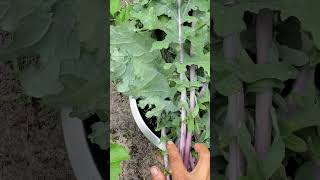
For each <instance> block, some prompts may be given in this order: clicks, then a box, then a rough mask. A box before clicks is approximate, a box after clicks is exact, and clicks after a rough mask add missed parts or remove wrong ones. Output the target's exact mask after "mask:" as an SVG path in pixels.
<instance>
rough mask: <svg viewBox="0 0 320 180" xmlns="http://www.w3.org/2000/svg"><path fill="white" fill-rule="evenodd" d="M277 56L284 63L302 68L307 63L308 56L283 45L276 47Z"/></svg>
mask: <svg viewBox="0 0 320 180" xmlns="http://www.w3.org/2000/svg"><path fill="white" fill-rule="evenodd" d="M278 48H279V56H280V58H281V59H283V60H284V61H287V62H290V64H292V65H294V66H303V65H305V64H307V63H308V62H309V58H308V56H307V55H306V54H305V53H304V52H303V51H299V50H296V49H292V48H289V47H287V46H284V45H278Z"/></svg>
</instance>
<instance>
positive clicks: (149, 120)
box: [137, 99, 161, 137]
mask: <svg viewBox="0 0 320 180" xmlns="http://www.w3.org/2000/svg"><path fill="white" fill-rule="evenodd" d="M138 102H139V99H138V100H137V104H139V103H138ZM138 110H139V112H140V115H141V117H142V119H143V120H144V122H145V123H146V125H147V126H148V128H149V129H150V130H151V131H152V132H153V133H154V134H155V135H157V136H158V137H161V132H160V131H156V128H157V119H156V118H147V117H146V116H145V114H146V113H147V112H148V107H146V108H145V109H141V108H140V107H138Z"/></svg>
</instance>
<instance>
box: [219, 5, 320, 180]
mask: <svg viewBox="0 0 320 180" xmlns="http://www.w3.org/2000/svg"><path fill="white" fill-rule="evenodd" d="M319 5H320V4H319V2H318V1H316V0H310V1H304V2H303V1H299V0H277V1H275V0H272V1H267V0H252V1H246V0H240V1H236V0H231V1H224V0H219V1H216V2H215V3H214V15H213V16H214V19H213V21H214V28H213V29H214V32H213V34H214V38H215V40H214V41H215V43H214V45H213V56H214V62H213V67H214V68H213V74H214V76H213V86H214V91H215V94H214V97H213V98H214V102H213V103H214V104H213V106H214V112H213V114H214V115H215V116H214V117H213V118H214V119H213V121H214V122H213V123H214V129H213V133H214V139H215V141H214V147H216V149H215V154H214V155H213V156H214V160H213V161H214V164H215V165H214V174H215V176H216V177H217V179H224V178H225V179H229V180H239V179H246V180H258V179H259V180H260V179H261V180H267V179H271V180H286V179H295V180H301V179H310V180H316V179H319V177H320V174H319V169H320V164H319V162H320V161H319V160H320V159H319V157H320V156H319V155H320V148H319V139H320V138H319V136H320V133H319V132H320V131H319V126H320V120H319V119H318V118H319V115H320V105H319V101H318V99H319V83H318V80H317V79H318V78H319V75H320V74H319V73H320V72H319V68H317V67H319V65H318V64H319V62H320V54H319V52H320V51H319V48H320V36H319V35H320V34H319V33H320V26H319V24H318V23H316V22H315V20H314V17H316V15H318V14H319V13H318V8H317V7H318V6H319Z"/></svg>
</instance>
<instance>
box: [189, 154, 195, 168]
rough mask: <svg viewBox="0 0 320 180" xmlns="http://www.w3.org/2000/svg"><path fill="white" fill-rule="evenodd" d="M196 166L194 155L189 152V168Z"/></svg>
mask: <svg viewBox="0 0 320 180" xmlns="http://www.w3.org/2000/svg"><path fill="white" fill-rule="evenodd" d="M195 166H196V160H195V159H194V157H193V156H192V154H191V153H190V168H191V169H194V168H195Z"/></svg>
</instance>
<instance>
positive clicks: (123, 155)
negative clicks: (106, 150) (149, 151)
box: [110, 143, 130, 180]
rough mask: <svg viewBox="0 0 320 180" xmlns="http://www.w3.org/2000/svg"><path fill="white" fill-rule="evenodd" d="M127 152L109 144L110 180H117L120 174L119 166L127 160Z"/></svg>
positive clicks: (122, 148) (116, 145)
mask: <svg viewBox="0 0 320 180" xmlns="http://www.w3.org/2000/svg"><path fill="white" fill-rule="evenodd" d="M129 158H130V157H129V153H128V151H127V150H126V149H125V148H124V147H122V146H121V145H118V144H113V143H112V144H110V179H111V180H118V179H119V174H120V173H121V168H120V164H121V162H122V161H124V160H128V159H129Z"/></svg>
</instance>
